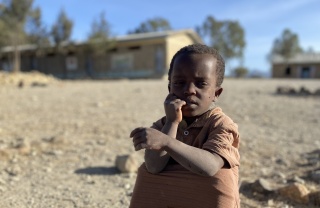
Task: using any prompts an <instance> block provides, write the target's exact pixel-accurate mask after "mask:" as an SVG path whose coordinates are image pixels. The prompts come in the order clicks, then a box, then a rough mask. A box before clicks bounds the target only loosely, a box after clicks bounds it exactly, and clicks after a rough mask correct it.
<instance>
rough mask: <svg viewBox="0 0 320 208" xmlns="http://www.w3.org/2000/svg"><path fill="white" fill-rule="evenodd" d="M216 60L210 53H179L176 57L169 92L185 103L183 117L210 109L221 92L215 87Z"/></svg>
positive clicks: (197, 114) (220, 89)
mask: <svg viewBox="0 0 320 208" xmlns="http://www.w3.org/2000/svg"><path fill="white" fill-rule="evenodd" d="M216 63H217V60H216V58H214V57H213V56H212V55H210V54H188V55H186V54H181V55H179V56H177V57H176V59H175V61H174V65H173V68H172V73H171V82H170V86H169V89H170V93H173V94H175V95H176V96H177V97H178V98H179V99H181V100H184V101H185V102H186V103H187V104H186V105H184V106H183V107H182V115H183V116H184V117H194V116H199V115H201V114H203V113H205V112H206V111H208V110H209V109H210V106H211V104H212V102H213V101H214V100H215V99H216V98H217V97H218V96H219V95H220V94H221V92H222V88H219V87H216V80H217V76H216Z"/></svg>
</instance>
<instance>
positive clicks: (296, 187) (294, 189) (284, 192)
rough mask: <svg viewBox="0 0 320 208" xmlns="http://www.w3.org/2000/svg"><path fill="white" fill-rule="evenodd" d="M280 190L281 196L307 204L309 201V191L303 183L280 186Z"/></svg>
mask: <svg viewBox="0 0 320 208" xmlns="http://www.w3.org/2000/svg"><path fill="white" fill-rule="evenodd" d="M278 191H279V193H280V195H281V196H283V197H285V198H288V199H291V200H293V201H295V202H298V203H303V204H307V203H308V201H309V197H308V194H309V191H308V189H307V188H306V187H305V186H304V185H303V184H299V183H293V184H290V185H288V186H285V187H283V188H280V189H279V190H278Z"/></svg>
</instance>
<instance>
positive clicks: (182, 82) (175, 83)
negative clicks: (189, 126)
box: [173, 81, 184, 86]
mask: <svg viewBox="0 0 320 208" xmlns="http://www.w3.org/2000/svg"><path fill="white" fill-rule="evenodd" d="M173 84H174V85H175V86H182V85H183V84H184V81H174V82H173Z"/></svg>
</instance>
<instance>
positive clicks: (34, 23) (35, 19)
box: [26, 8, 50, 47]
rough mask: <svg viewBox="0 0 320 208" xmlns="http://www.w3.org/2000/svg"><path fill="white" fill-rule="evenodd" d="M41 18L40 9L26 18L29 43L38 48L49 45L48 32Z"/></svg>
mask: <svg viewBox="0 0 320 208" xmlns="http://www.w3.org/2000/svg"><path fill="white" fill-rule="evenodd" d="M41 16H42V14H41V10H40V8H35V9H34V10H33V11H32V12H31V14H30V16H29V18H28V22H27V28H26V33H27V36H28V39H29V42H30V43H32V44H36V45H37V46H38V47H43V46H49V45H50V40H49V32H48V31H47V29H46V27H45V26H44V24H43V22H42V20H41Z"/></svg>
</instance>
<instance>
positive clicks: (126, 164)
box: [115, 154, 139, 173]
mask: <svg viewBox="0 0 320 208" xmlns="http://www.w3.org/2000/svg"><path fill="white" fill-rule="evenodd" d="M115 165H116V167H117V169H118V170H119V171H121V172H122V173H133V172H137V170H138V167H139V163H138V161H137V159H136V158H135V157H134V155H133V154H131V155H120V156H117V158H116V161H115Z"/></svg>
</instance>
